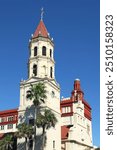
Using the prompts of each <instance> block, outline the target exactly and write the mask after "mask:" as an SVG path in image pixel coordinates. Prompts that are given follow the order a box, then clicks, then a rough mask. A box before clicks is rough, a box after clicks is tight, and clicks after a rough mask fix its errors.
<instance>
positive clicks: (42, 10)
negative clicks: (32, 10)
mask: <svg viewBox="0 0 117 150" xmlns="http://www.w3.org/2000/svg"><path fill="white" fill-rule="evenodd" d="M43 14H44V9H43V7H42V8H41V20H43Z"/></svg>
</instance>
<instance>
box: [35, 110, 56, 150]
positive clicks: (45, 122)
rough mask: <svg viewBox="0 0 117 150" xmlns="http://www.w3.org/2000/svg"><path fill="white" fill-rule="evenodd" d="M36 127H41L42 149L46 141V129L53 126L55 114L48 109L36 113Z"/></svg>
mask: <svg viewBox="0 0 117 150" xmlns="http://www.w3.org/2000/svg"><path fill="white" fill-rule="evenodd" d="M36 123H37V127H41V128H42V150H43V149H44V146H45V143H46V141H45V140H46V130H47V129H49V128H51V127H55V125H56V123H57V118H56V116H55V114H54V113H53V112H52V111H51V110H50V109H44V110H43V112H42V113H38V115H37V122H36Z"/></svg>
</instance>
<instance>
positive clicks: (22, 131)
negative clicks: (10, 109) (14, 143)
mask: <svg viewBox="0 0 117 150" xmlns="http://www.w3.org/2000/svg"><path fill="white" fill-rule="evenodd" d="M17 129H18V132H17V134H16V136H17V137H18V138H22V137H24V138H25V149H26V150H27V149H28V143H27V140H28V139H29V138H30V136H32V135H33V134H34V129H33V127H32V126H31V125H28V124H26V123H22V124H19V125H18V126H17Z"/></svg>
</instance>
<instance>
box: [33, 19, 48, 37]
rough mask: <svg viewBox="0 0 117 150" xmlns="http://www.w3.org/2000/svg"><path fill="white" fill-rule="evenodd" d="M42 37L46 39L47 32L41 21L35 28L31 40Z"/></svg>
mask: <svg viewBox="0 0 117 150" xmlns="http://www.w3.org/2000/svg"><path fill="white" fill-rule="evenodd" d="M39 35H40V36H42V37H46V38H47V37H48V31H47V29H46V27H45V24H44V22H43V21H42V20H41V21H40V23H39V25H38V26H37V29H36V30H35V32H34V35H33V38H36V37H38V36H39Z"/></svg>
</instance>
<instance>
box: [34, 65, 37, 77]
mask: <svg viewBox="0 0 117 150" xmlns="http://www.w3.org/2000/svg"><path fill="white" fill-rule="evenodd" d="M33 74H34V76H36V75H37V65H33Z"/></svg>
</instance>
